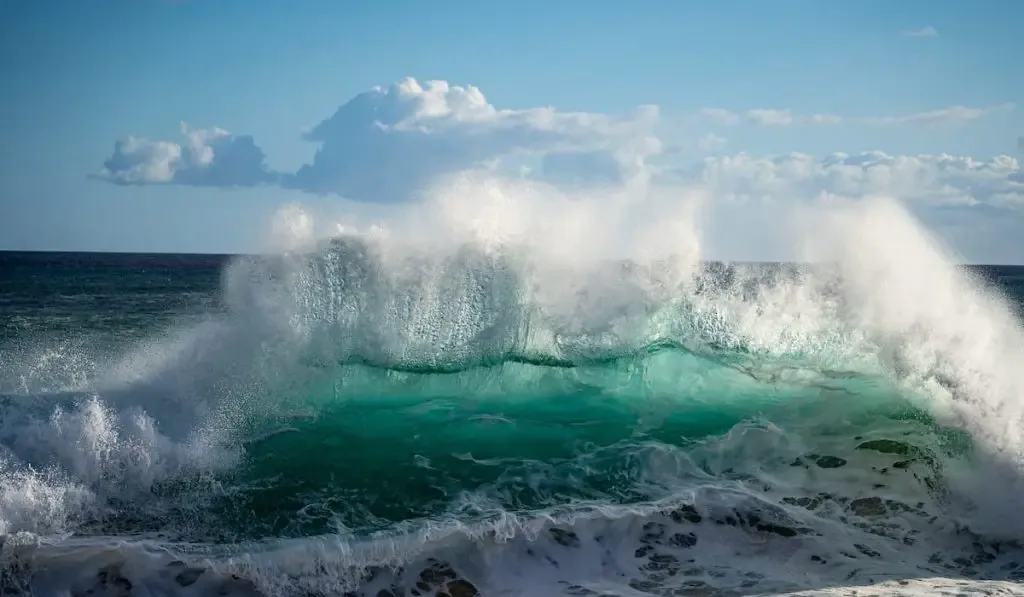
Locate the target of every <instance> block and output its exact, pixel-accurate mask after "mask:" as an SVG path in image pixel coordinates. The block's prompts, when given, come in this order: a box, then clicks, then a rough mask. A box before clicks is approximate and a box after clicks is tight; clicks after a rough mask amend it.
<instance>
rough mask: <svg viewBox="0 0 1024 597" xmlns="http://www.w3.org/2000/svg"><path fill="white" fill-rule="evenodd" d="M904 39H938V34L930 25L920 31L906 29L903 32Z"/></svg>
mask: <svg viewBox="0 0 1024 597" xmlns="http://www.w3.org/2000/svg"><path fill="white" fill-rule="evenodd" d="M903 36H904V37H938V36H939V32H938V30H937V29H935V27H932V26H931V25H929V26H927V27H921V28H920V29H908V30H906V31H904V32H903Z"/></svg>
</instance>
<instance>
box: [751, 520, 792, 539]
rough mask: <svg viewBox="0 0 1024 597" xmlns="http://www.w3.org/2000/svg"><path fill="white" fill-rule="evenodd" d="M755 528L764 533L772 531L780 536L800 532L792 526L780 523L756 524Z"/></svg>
mask: <svg viewBox="0 0 1024 597" xmlns="http://www.w3.org/2000/svg"><path fill="white" fill-rule="evenodd" d="M755 528H757V530H759V531H761V532H764V533H774V534H776V535H778V536H780V537H786V538H789V537H796V536H797V535H799V534H800V531H799V530H797V529H794V528H792V527H788V526H785V525H781V524H772V523H762V524H759V525H757V527H755Z"/></svg>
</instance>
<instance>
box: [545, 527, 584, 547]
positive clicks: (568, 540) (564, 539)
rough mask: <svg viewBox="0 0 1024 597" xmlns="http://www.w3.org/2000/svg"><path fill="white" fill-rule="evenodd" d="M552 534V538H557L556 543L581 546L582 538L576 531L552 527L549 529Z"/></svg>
mask: <svg viewBox="0 0 1024 597" xmlns="http://www.w3.org/2000/svg"><path fill="white" fill-rule="evenodd" d="M548 532H549V533H550V534H551V538H552V539H554V540H555V543H558V544H559V545H562V546H565V547H579V546H580V538H579V537H577V536H576V533H574V532H572V531H567V530H564V529H560V528H558V527H551V528H550V529H548Z"/></svg>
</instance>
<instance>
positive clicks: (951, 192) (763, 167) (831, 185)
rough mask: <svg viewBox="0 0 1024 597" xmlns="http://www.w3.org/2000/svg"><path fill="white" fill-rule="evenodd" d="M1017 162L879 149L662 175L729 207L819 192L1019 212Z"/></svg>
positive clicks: (704, 166)
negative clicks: (692, 184) (696, 184)
mask: <svg viewBox="0 0 1024 597" xmlns="http://www.w3.org/2000/svg"><path fill="white" fill-rule="evenodd" d="M1019 173H1020V164H1019V162H1018V161H1017V160H1016V159H1015V158H1013V157H1010V156H1007V155H1001V156H997V157H994V158H992V159H989V160H977V159H975V158H972V157H970V156H952V155H946V154H935V155H917V156H894V155H889V154H886V153H883V152H880V151H874V152H864V153H858V154H845V153H836V154H832V155H828V156H824V157H816V156H811V155H806V154H801V153H791V154H786V155H780V156H773V157H754V156H750V155H747V154H743V153H741V154H738V155H732V156H723V157H715V158H707V159H705V160H703V161H702V162H701V163H700V164H698V165H697V166H695V167H692V168H685V169H682V170H678V171H674V172H671V173H668V175H669V176H672V177H678V178H681V179H685V180H687V181H700V182H702V183H704V184H706V185H707V186H708V188H709V189H711V190H712V194H713V195H714V196H716V197H719V198H721V199H723V200H732V201H740V202H743V201H792V200H800V199H811V198H815V197H818V196H820V195H822V194H824V193H827V194H832V195H839V196H845V197H862V196H868V195H877V194H884V195H890V196H895V197H898V198H900V199H904V200H906V201H908V202H910V203H916V204H918V205H920V206H931V207H937V206H960V207H967V206H975V205H979V204H984V205H986V206H990V207H997V208H1008V209H1015V210H1016V209H1021V210H1024V182H1022V181H1021V180H1020V179H1019Z"/></svg>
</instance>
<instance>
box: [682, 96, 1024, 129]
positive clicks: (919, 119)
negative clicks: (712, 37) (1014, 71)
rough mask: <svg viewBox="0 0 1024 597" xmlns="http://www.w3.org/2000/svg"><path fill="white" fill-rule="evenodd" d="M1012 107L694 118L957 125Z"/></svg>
mask: <svg viewBox="0 0 1024 597" xmlns="http://www.w3.org/2000/svg"><path fill="white" fill-rule="evenodd" d="M1016 108H1017V106H1016V104H1014V103H1012V102H1006V103H1002V104H998V105H995V106H985V107H972V106H949V107H946V108H937V109H935V110H926V111H922V112H914V113H911V114H902V115H887V116H840V115H837V114H797V113H795V112H794V111H792V110H789V109H777V108H753V109H750V110H746V111H745V112H733V111H730V110H727V109H724V108H704V109H702V110H700V111H699V112H698V113H697V114H696V118H697V119H699V120H702V121H705V122H709V123H712V124H718V125H726V126H738V125H741V124H748V125H754V126H758V127H783V126H796V125H812V126H826V125H837V124H842V123H857V124H872V125H893V126H896V125H908V126H909V125H917V126H939V125H950V126H955V125H961V124H966V123H969V122H972V121H975V120H980V119H982V118H986V117H988V116H992V115H995V114H1006V113H1009V112H1013V111H1014V110H1015V109H1016Z"/></svg>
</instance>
